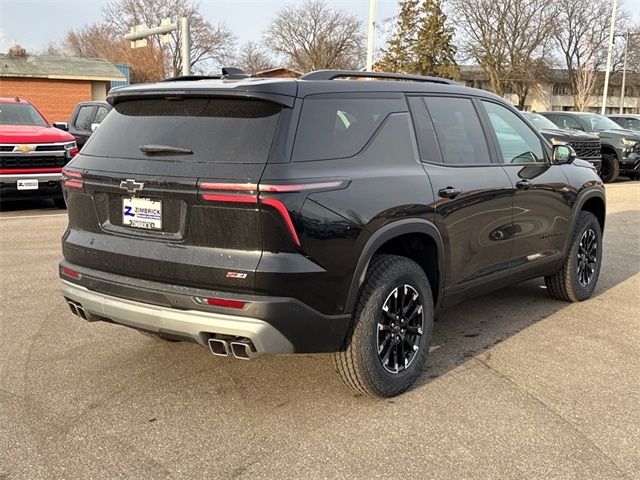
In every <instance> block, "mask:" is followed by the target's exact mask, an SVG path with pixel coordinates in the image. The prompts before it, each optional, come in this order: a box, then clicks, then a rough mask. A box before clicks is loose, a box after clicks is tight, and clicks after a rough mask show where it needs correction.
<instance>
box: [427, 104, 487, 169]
mask: <svg viewBox="0 0 640 480" xmlns="http://www.w3.org/2000/svg"><path fill="white" fill-rule="evenodd" d="M425 103H426V105H427V109H428V110H429V115H430V117H431V119H432V120H433V124H434V126H435V129H436V136H437V137H438V143H439V144H440V150H441V152H442V158H443V160H444V163H446V164H450V165H465V164H475V165H487V164H490V163H491V158H490V156H489V148H488V147H487V141H486V139H485V136H484V132H483V130H482V125H481V123H480V119H479V118H478V114H477V113H476V110H475V108H474V106H473V103H472V102H471V100H470V99H468V98H457V97H425Z"/></svg>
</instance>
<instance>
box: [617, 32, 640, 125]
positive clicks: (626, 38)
mask: <svg viewBox="0 0 640 480" xmlns="http://www.w3.org/2000/svg"><path fill="white" fill-rule="evenodd" d="M635 35H640V32H636V33H630V32H627V33H625V34H624V62H623V64H622V90H620V113H624V89H625V85H626V82H627V54H628V53H629V37H633V36H635Z"/></svg>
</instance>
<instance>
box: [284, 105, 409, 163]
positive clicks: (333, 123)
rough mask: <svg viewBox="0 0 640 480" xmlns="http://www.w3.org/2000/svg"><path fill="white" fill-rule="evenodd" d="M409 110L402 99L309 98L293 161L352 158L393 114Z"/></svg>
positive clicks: (299, 128) (301, 121) (303, 112)
mask: <svg viewBox="0 0 640 480" xmlns="http://www.w3.org/2000/svg"><path fill="white" fill-rule="evenodd" d="M406 110H407V107H406V103H405V102H404V100H402V99H380V98H364V97H363V98H325V97H318V98H307V99H306V100H305V101H304V105H303V107H302V113H301V114H300V123H299V125H298V132H297V134H296V143H295V146H294V149H293V160H294V161H298V162H306V161H310V160H326V159H335V158H348V157H352V156H354V155H355V154H356V153H358V152H359V151H360V150H361V149H362V147H364V146H365V144H366V143H367V141H368V140H369V139H370V138H371V137H372V136H373V134H374V132H375V131H376V129H377V128H378V127H379V126H380V125H381V124H382V122H383V121H384V119H385V118H386V117H387V116H388V115H389V114H390V113H394V112H403V111H406Z"/></svg>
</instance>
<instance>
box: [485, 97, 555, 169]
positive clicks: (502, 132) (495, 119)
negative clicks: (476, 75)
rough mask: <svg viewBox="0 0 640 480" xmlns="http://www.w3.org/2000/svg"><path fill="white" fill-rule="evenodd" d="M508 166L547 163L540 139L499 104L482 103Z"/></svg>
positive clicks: (503, 159) (513, 114)
mask: <svg viewBox="0 0 640 480" xmlns="http://www.w3.org/2000/svg"><path fill="white" fill-rule="evenodd" d="M482 104H483V105H484V108H485V110H486V111H487V115H488V116H489V121H490V122H491V126H492V127H493V130H494V132H495V133H496V137H497V138H498V144H499V145H500V150H501V152H502V161H503V162H504V163H506V164H521V163H545V162H546V160H545V158H544V150H543V149H542V143H541V142H540V138H538V136H537V135H536V134H535V133H534V131H533V130H531V128H529V126H528V125H527V124H526V123H524V121H522V120H521V119H520V117H518V116H517V115H516V114H515V113H513V112H512V111H511V110H509V109H508V108H505V107H503V106H502V105H498V104H497V103H493V102H487V101H484V100H483V101H482Z"/></svg>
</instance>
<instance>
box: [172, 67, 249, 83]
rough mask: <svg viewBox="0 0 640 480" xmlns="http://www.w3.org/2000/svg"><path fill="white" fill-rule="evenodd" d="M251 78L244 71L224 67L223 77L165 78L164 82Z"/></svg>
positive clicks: (190, 76) (182, 76)
mask: <svg viewBox="0 0 640 480" xmlns="http://www.w3.org/2000/svg"><path fill="white" fill-rule="evenodd" d="M243 78H251V76H250V75H249V74H247V73H245V71H244V70H242V69H240V68H235V67H222V75H181V76H177V77H171V78H165V79H164V80H161V81H162V82H190V81H195V80H241V79H243Z"/></svg>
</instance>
